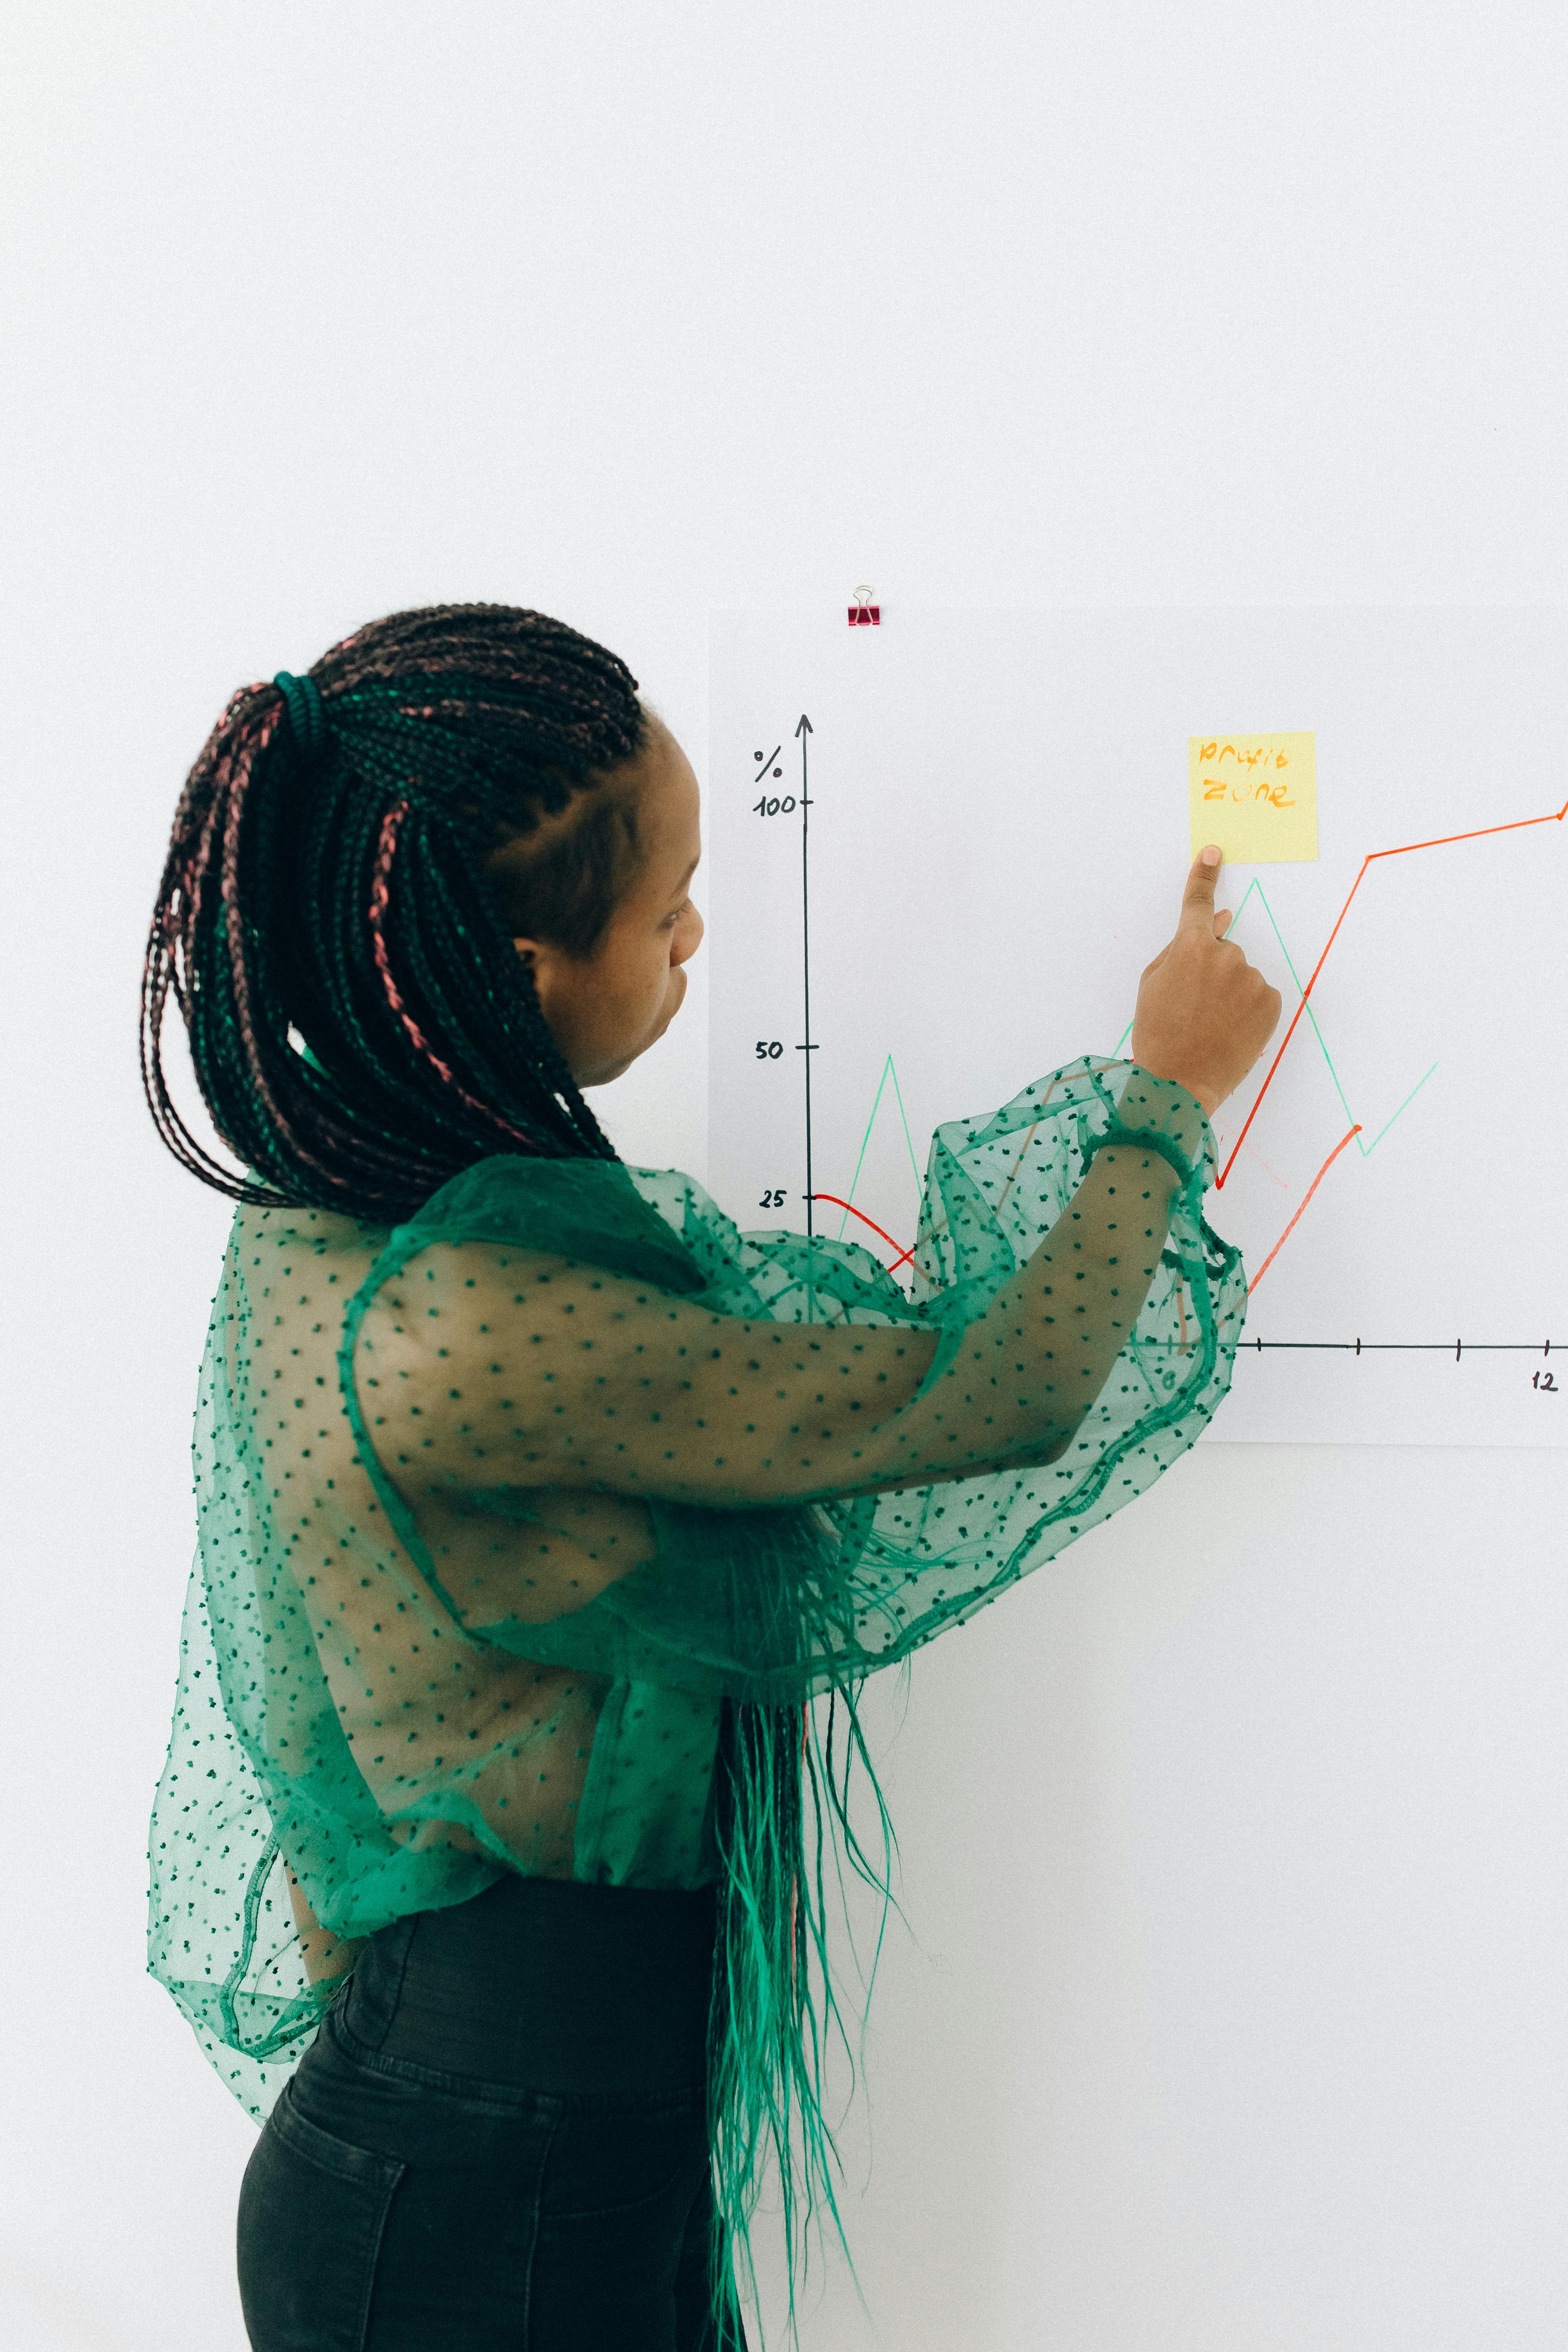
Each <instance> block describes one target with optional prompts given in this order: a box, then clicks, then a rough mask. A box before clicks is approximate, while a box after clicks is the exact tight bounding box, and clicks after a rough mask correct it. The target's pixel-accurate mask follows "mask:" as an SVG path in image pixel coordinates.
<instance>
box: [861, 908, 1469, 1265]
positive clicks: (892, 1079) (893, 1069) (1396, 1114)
mask: <svg viewBox="0 0 1568 2352" xmlns="http://www.w3.org/2000/svg"><path fill="white" fill-rule="evenodd" d="M1254 892H1256V893H1257V896H1258V905H1259V906H1260V907H1261V908H1262V909H1263V912H1264V914H1265V915H1266V916H1267V917H1268V928H1269V929H1270V930H1271V931H1272V932H1273V934H1274V937H1275V940H1277V942H1278V944H1279V952H1280V954H1281V955H1282V956H1283V957H1284V959H1285V968H1286V970H1287V971H1289V975H1290V980H1291V983H1292V985H1293V986H1294V988H1295V991H1296V993H1297V995H1298V996H1301V995H1303V994H1304V993H1305V992H1304V990H1303V988H1302V985H1301V975H1300V972H1299V971H1297V969H1296V961H1295V958H1294V957H1293V956H1292V955H1291V953H1290V950H1289V948H1288V947H1287V946H1286V944H1285V937H1284V934H1283V932H1282V931H1281V930H1280V929H1279V923H1278V921H1277V920H1276V919H1275V914H1274V909H1273V908H1272V907H1271V906H1270V905H1269V903H1268V892H1267V890H1265V888H1264V887H1263V885H1262V883H1261V882H1260V881H1259V880H1258V877H1257V876H1256V875H1254V877H1253V878H1252V880H1251V881H1250V882H1249V883H1248V884H1247V889H1246V892H1245V894H1244V895H1243V898H1242V901H1241V904H1240V906H1239V907H1238V908H1237V910H1236V915H1235V919H1234V920H1233V921H1232V923H1231V926H1230V932H1229V934H1228V936H1230V937H1234V936H1235V933H1236V930H1237V926H1238V925H1239V923H1240V921H1241V919H1242V917H1243V915H1245V914H1246V912H1247V907H1248V905H1249V903H1250V901H1251V899H1252V897H1253V894H1254ZM1303 1009H1304V1011H1305V1013H1306V1015H1307V1019H1308V1021H1309V1022H1310V1024H1311V1029H1312V1034H1313V1036H1314V1037H1315V1038H1316V1039H1317V1041H1318V1050H1319V1052H1320V1053H1321V1055H1322V1057H1323V1061H1324V1064H1325V1066H1326V1067H1327V1069H1328V1073H1329V1076H1330V1077H1331V1079H1332V1081H1333V1087H1334V1092H1335V1093H1336V1094H1337V1095H1338V1097H1339V1098H1340V1102H1341V1104H1342V1107H1343V1109H1344V1114H1345V1118H1346V1119H1347V1120H1348V1121H1349V1123H1350V1124H1351V1125H1352V1127H1353V1128H1355V1129H1356V1133H1355V1136H1354V1141H1355V1147H1356V1150H1358V1151H1359V1152H1360V1154H1361V1156H1362V1158H1363V1160H1369V1159H1370V1158H1371V1157H1372V1154H1373V1152H1374V1151H1375V1150H1377V1147H1378V1145H1379V1144H1380V1143H1381V1142H1382V1141H1383V1139H1384V1136H1385V1135H1386V1134H1387V1133H1388V1131H1389V1129H1391V1128H1392V1127H1394V1125H1395V1124H1396V1122H1397V1121H1398V1120H1400V1119H1401V1118H1404V1116H1405V1112H1406V1111H1407V1110H1408V1109H1409V1108H1410V1106H1411V1104H1412V1103H1413V1102H1414V1101H1415V1097H1416V1096H1417V1095H1418V1094H1419V1093H1420V1092H1421V1089H1422V1087H1424V1086H1425V1085H1426V1081H1427V1079H1428V1078H1430V1077H1431V1076H1432V1075H1433V1072H1434V1071H1436V1067H1437V1065H1436V1062H1434V1063H1433V1065H1432V1067H1431V1069H1429V1070H1426V1071H1425V1072H1424V1073H1423V1075H1422V1076H1420V1077H1419V1078H1417V1079H1416V1081H1415V1085H1414V1086H1413V1087H1411V1089H1410V1092H1409V1093H1408V1094H1407V1095H1406V1096H1405V1099H1404V1101H1403V1102H1402V1103H1401V1104H1400V1105H1399V1107H1398V1108H1397V1109H1396V1110H1394V1111H1393V1112H1392V1113H1391V1114H1390V1116H1389V1117H1388V1118H1385V1119H1384V1123H1383V1125H1382V1126H1381V1127H1380V1128H1379V1129H1378V1130H1377V1133H1376V1134H1375V1135H1374V1136H1373V1139H1372V1141H1371V1142H1370V1143H1366V1142H1363V1139H1362V1133H1361V1129H1360V1124H1359V1122H1358V1121H1357V1119H1356V1116H1355V1113H1354V1111H1352V1108H1351V1106H1350V1101H1349V1098H1348V1097H1347V1096H1346V1094H1345V1090H1344V1086H1343V1083H1342V1080H1341V1077H1340V1074H1339V1071H1338V1070H1337V1069H1336V1068H1335V1066H1334V1057H1333V1055H1331V1053H1330V1051H1329V1046H1328V1041H1327V1039H1326V1038H1325V1037H1324V1035H1323V1033H1322V1030H1321V1027H1320V1026H1319V1024H1318V1016H1317V1013H1316V1012H1315V1010H1314V1009H1313V1006H1312V1003H1311V1001H1310V998H1309V999H1308V1001H1307V1003H1306V1005H1305V1007H1304V1008H1303ZM1131 1034H1132V1024H1131V1021H1130V1022H1129V1023H1128V1024H1127V1026H1126V1028H1125V1029H1124V1030H1123V1031H1122V1033H1121V1037H1120V1038H1119V1039H1118V1040H1117V1045H1116V1051H1115V1053H1114V1055H1112V1056H1111V1058H1112V1060H1119V1059H1120V1058H1121V1049H1122V1047H1123V1046H1124V1045H1126V1043H1127V1040H1128V1039H1129V1037H1131ZM889 1087H891V1088H892V1090H893V1100H894V1102H895V1103H896V1104H897V1105H898V1111H899V1123H900V1127H901V1129H902V1130H903V1137H904V1145H905V1149H906V1150H908V1152H909V1155H910V1174H911V1175H912V1176H913V1178H914V1185H915V1198H916V1201H917V1202H919V1200H920V1198H921V1192H922V1191H923V1189H924V1188H923V1180H922V1178H921V1167H920V1160H919V1159H918V1158H917V1156H916V1152H915V1145H914V1138H913V1136H912V1135H911V1134H910V1121H909V1114H908V1113H907V1112H906V1110H905V1108H904V1097H903V1092H902V1089H901V1088H900V1085H899V1072H898V1066H897V1064H896V1063H895V1061H894V1059H893V1056H892V1055H891V1054H889V1055H888V1058H887V1060H886V1061H885V1062H884V1063H883V1065H882V1075H881V1076H880V1077H879V1080H878V1082H877V1092H876V1096H875V1098H874V1099H873V1101H872V1104H871V1115H870V1117H869V1118H868V1119H867V1121H866V1131H865V1133H864V1134H863V1135H862V1137H861V1138H860V1150H859V1153H858V1157H857V1159H856V1161H855V1173H854V1176H853V1177H852V1179H851V1180H850V1184H849V1190H848V1192H847V1195H846V1196H845V1197H846V1201H847V1203H848V1204H849V1205H847V1206H846V1207H845V1210H844V1214H843V1216H842V1217H841V1218H840V1219H839V1223H838V1237H839V1239H840V1240H842V1239H843V1237H844V1234H845V1230H846V1228H847V1225H848V1223H849V1218H850V1214H851V1210H852V1206H853V1202H854V1200H855V1194H856V1192H857V1191H858V1187H859V1182H860V1172H861V1171H862V1169H863V1168H864V1167H865V1165H866V1154H867V1152H868V1150H870V1148H871V1136H872V1132H873V1130H874V1129H875V1128H876V1124H877V1114H878V1112H879V1110H880V1109H881V1108H882V1097H883V1096H884V1095H885V1094H886V1093H887V1091H888V1088H889Z"/></svg>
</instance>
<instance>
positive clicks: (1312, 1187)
mask: <svg viewBox="0 0 1568 2352" xmlns="http://www.w3.org/2000/svg"><path fill="white" fill-rule="evenodd" d="M1360 1133H1361V1129H1360V1127H1359V1126H1357V1127H1352V1129H1351V1131H1350V1133H1349V1134H1348V1135H1342V1136H1341V1138H1340V1139H1339V1141H1338V1142H1337V1143H1336V1144H1335V1146H1334V1148H1333V1150H1331V1152H1330V1154H1329V1156H1328V1158H1327V1159H1326V1160H1324V1162H1323V1164H1322V1166H1321V1168H1320V1169H1319V1171H1318V1172H1317V1174H1316V1175H1315V1176H1314V1177H1313V1179H1312V1181H1311V1182H1310V1184H1309V1185H1308V1187H1307V1189H1306V1191H1305V1192H1303V1193H1302V1195H1301V1206H1300V1208H1299V1209H1298V1210H1297V1212H1296V1213H1295V1215H1294V1216H1293V1217H1292V1218H1291V1220H1290V1222H1289V1224H1288V1225H1287V1226H1286V1228H1285V1230H1284V1232H1283V1233H1282V1234H1280V1236H1279V1240H1278V1241H1277V1242H1276V1243H1275V1244H1274V1246H1273V1248H1272V1249H1271V1250H1270V1251H1269V1253H1268V1256H1267V1257H1266V1258H1265V1259H1264V1261H1263V1263H1262V1265H1260V1266H1259V1267H1258V1272H1257V1273H1256V1274H1255V1275H1254V1276H1253V1277H1252V1280H1251V1281H1250V1282H1249V1283H1248V1284H1247V1297H1248V1298H1250V1297H1251V1296H1252V1294H1253V1292H1254V1291H1255V1290H1256V1289H1257V1287H1258V1284H1259V1283H1260V1282H1261V1281H1262V1279H1263V1277H1264V1276H1265V1275H1266V1274H1267V1273H1268V1269H1269V1267H1270V1266H1271V1265H1273V1263H1274V1261H1275V1259H1276V1258H1277V1257H1278V1256H1279V1253H1280V1251H1281V1250H1282V1249H1283V1248H1284V1246H1285V1244H1286V1243H1287V1242H1288V1241H1289V1238H1290V1236H1291V1234H1293V1233H1294V1232H1295V1230H1296V1228H1297V1226H1298V1225H1299V1224H1300V1222H1301V1219H1302V1217H1303V1215H1304V1214H1305V1213H1306V1208H1307V1203H1308V1202H1309V1201H1310V1199H1311V1197H1312V1195H1313V1193H1314V1192H1316V1191H1317V1189H1318V1187H1319V1185H1320V1184H1321V1182H1322V1181H1323V1179H1324V1177H1325V1176H1326V1175H1327V1174H1328V1172H1329V1171H1330V1169H1331V1167H1332V1166H1333V1164H1334V1162H1335V1160H1337V1159H1338V1158H1339V1156H1340V1154H1341V1152H1342V1150H1344V1148H1345V1146H1346V1144H1347V1143H1353V1142H1354V1141H1355V1139H1356V1137H1357V1136H1358V1135H1359V1134H1360Z"/></svg>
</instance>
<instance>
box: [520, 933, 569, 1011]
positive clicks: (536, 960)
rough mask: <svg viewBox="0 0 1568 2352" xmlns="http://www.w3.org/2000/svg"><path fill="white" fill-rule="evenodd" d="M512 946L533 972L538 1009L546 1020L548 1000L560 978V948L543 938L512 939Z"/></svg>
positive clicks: (548, 1006)
mask: <svg viewBox="0 0 1568 2352" xmlns="http://www.w3.org/2000/svg"><path fill="white" fill-rule="evenodd" d="M512 946H513V947H514V948H515V949H516V950H517V952H518V954H519V955H520V956H521V958H522V961H523V962H524V963H525V964H526V965H527V966H528V968H529V970H530V971H531V973H532V974H533V987H534V993H535V994H536V995H537V997H538V999H539V1009H540V1011H541V1012H542V1013H543V1015H544V1017H545V1019H546V1021H548V1020H549V1018H550V1000H551V998H552V996H553V995H554V994H555V992H556V989H557V986H558V984H559V982H560V978H561V950H560V949H559V948H552V947H551V946H550V945H549V943H548V942H547V941H546V940H513V941H512Z"/></svg>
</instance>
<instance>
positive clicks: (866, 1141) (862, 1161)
mask: <svg viewBox="0 0 1568 2352" xmlns="http://www.w3.org/2000/svg"><path fill="white" fill-rule="evenodd" d="M889 1078H890V1079H891V1080H892V1085H893V1099H894V1101H895V1102H896V1103H897V1104H898V1106H899V1118H900V1123H901V1125H902V1127H903V1130H904V1142H905V1144H906V1145H907V1146H908V1149H909V1154H910V1168H911V1170H912V1171H913V1172H914V1180H915V1199H916V1201H917V1202H918V1201H919V1200H920V1198H921V1192H922V1191H923V1190H924V1187H923V1185H922V1182H921V1164H920V1161H919V1160H917V1159H916V1157H915V1139H914V1137H913V1136H912V1135H911V1134H910V1121H909V1114H908V1113H907V1112H906V1110H905V1109H904V1097H903V1094H902V1092H901V1090H900V1086H899V1074H898V1071H897V1070H896V1069H895V1068H894V1066H893V1057H892V1055H891V1054H889V1056H888V1058H887V1060H886V1061H885V1062H884V1063H883V1065H882V1075H881V1077H880V1078H879V1080H878V1083H877V1098H876V1100H875V1102H873V1104H872V1105H871V1116H870V1118H868V1120H867V1121H866V1132H865V1134H864V1135H863V1136H862V1137H861V1139H860V1156H859V1158H858V1160H856V1162H855V1175H854V1179H853V1181H851V1183H850V1186H849V1193H848V1199H849V1201H850V1202H853V1200H854V1198H855V1187H856V1185H858V1183H859V1181H860V1171H861V1169H862V1168H864V1166H865V1165H866V1154H867V1152H868V1150H870V1148H871V1129H873V1128H874V1127H875V1126H876V1124H877V1113H878V1112H879V1110H880V1108H882V1097H883V1095H884V1094H885V1093H886V1092H887V1087H888V1081H889ZM847 1223H849V1210H848V1207H846V1209H845V1211H844V1214H843V1216H842V1217H841V1218H840V1219H839V1221H838V1238H839V1240H840V1241H842V1240H843V1238H844V1228H845V1226H846V1225H847Z"/></svg>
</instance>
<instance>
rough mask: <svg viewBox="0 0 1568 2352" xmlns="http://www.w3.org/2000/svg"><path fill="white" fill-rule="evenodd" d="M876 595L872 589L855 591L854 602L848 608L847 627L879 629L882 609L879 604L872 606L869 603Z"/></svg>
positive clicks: (865, 588)
mask: <svg viewBox="0 0 1568 2352" xmlns="http://www.w3.org/2000/svg"><path fill="white" fill-rule="evenodd" d="M876 593H877V592H876V590H875V589H874V588H867V587H859V588H857V589H856V591H855V602H854V603H853V604H851V605H850V607H849V625H850V627H851V628H852V629H879V628H880V627H881V625H882V608H881V606H880V604H872V602H871V599H872V597H873V596H874V595H875V594H876Z"/></svg>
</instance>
